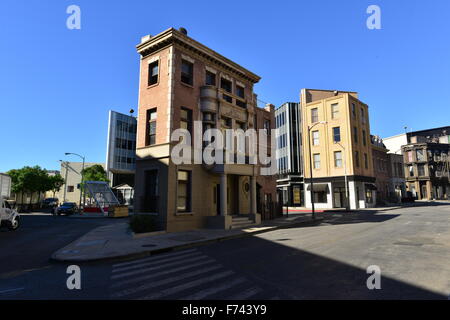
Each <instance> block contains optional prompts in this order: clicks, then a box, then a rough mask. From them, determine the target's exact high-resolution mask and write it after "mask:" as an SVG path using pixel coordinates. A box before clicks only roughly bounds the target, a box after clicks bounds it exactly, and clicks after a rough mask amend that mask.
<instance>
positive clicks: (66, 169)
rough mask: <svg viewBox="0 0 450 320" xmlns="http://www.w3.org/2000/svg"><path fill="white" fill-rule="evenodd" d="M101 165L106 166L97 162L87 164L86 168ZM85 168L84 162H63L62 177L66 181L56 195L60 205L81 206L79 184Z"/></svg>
mask: <svg viewBox="0 0 450 320" xmlns="http://www.w3.org/2000/svg"><path fill="white" fill-rule="evenodd" d="M96 164H99V165H101V166H102V167H103V168H104V167H105V164H103V163H96V162H86V163H85V164H84V168H89V167H92V166H93V165H96ZM82 167H83V163H82V162H69V161H61V170H60V172H61V173H60V174H61V177H62V178H63V179H64V181H65V184H63V185H62V186H61V189H60V190H59V192H57V193H56V195H55V196H56V198H58V201H59V202H60V203H63V202H76V203H77V205H79V204H80V193H81V191H80V189H79V188H78V187H79V184H80V183H81V170H82Z"/></svg>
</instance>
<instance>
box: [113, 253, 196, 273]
mask: <svg viewBox="0 0 450 320" xmlns="http://www.w3.org/2000/svg"><path fill="white" fill-rule="evenodd" d="M199 254H200V252H196V253H188V254H187V255H180V256H177V257H170V258H167V259H161V260H158V261H154V260H150V261H147V262H142V263H136V264H134V265H130V266H126V267H120V268H116V269H114V270H113V272H114V273H116V272H123V271H126V270H131V269H136V268H141V267H150V266H154V265H158V264H160V263H163V262H171V261H176V260H182V259H185V258H186V257H196V256H198V255H199Z"/></svg>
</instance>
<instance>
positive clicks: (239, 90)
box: [236, 86, 245, 99]
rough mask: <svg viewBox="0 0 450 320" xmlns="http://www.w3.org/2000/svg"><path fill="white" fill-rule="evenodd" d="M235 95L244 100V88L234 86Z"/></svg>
mask: <svg viewBox="0 0 450 320" xmlns="http://www.w3.org/2000/svg"><path fill="white" fill-rule="evenodd" d="M236 95H237V96H238V97H240V98H242V99H244V96H245V95H244V88H243V87H241V86H236Z"/></svg>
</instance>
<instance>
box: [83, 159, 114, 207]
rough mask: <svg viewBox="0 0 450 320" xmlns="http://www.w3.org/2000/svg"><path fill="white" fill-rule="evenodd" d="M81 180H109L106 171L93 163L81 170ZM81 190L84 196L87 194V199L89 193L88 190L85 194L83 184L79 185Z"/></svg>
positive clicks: (89, 196)
mask: <svg viewBox="0 0 450 320" xmlns="http://www.w3.org/2000/svg"><path fill="white" fill-rule="evenodd" d="M82 174H83V180H84V181H105V182H109V180H108V177H107V175H106V171H105V169H104V168H103V166H102V165H99V164H95V165H93V166H91V167H88V168H85V169H84V170H82ZM81 191H82V192H83V193H84V195H85V197H86V196H87V197H88V198H89V199H90V198H91V195H90V194H89V192H88V193H87V195H86V191H85V188H84V185H82V186H81Z"/></svg>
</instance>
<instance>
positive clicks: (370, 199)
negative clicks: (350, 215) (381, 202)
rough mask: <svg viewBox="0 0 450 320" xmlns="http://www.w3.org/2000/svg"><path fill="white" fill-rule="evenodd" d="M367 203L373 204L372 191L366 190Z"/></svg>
mask: <svg viewBox="0 0 450 320" xmlns="http://www.w3.org/2000/svg"><path fill="white" fill-rule="evenodd" d="M366 202H367V203H373V197H372V190H370V189H369V188H366Z"/></svg>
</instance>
